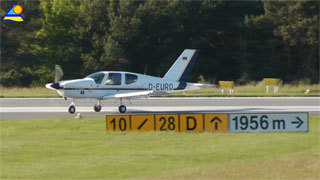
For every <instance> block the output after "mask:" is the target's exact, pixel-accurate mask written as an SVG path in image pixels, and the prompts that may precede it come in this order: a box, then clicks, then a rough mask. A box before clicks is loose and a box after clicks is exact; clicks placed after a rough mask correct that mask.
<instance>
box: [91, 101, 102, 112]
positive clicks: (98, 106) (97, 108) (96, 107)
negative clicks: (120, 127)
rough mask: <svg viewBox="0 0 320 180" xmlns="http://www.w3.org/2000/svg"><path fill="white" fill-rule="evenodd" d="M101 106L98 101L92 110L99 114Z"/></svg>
mask: <svg viewBox="0 0 320 180" xmlns="http://www.w3.org/2000/svg"><path fill="white" fill-rule="evenodd" d="M101 108H102V107H101V105H100V101H98V103H97V104H96V105H94V107H93V109H94V111H95V112H100V111H101Z"/></svg>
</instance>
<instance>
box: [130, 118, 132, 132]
mask: <svg viewBox="0 0 320 180" xmlns="http://www.w3.org/2000/svg"><path fill="white" fill-rule="evenodd" d="M131 116H132V115H129V124H130V131H132V125H131Z"/></svg>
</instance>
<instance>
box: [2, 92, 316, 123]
mask: <svg viewBox="0 0 320 180" xmlns="http://www.w3.org/2000/svg"><path fill="white" fill-rule="evenodd" d="M70 102H71V100H64V99H62V98H1V99H0V113H1V114H0V115H1V119H22V118H23V119H34V118H50V117H66V118H68V117H69V118H70V117H71V118H73V117H74V116H75V114H77V113H81V114H82V116H84V117H104V116H105V115H106V114H119V113H118V106H119V102H116V101H115V100H107V101H102V106H103V107H102V111H101V112H99V113H96V112H94V111H93V105H94V104H96V103H97V101H96V100H90V99H81V100H80V99H79V100H78V99H77V100H76V101H75V104H76V108H77V112H76V113H75V114H69V113H68V112H67V111H68V106H69V104H70ZM131 102H132V104H130V102H129V101H127V100H124V101H123V103H124V104H125V105H126V106H127V113H177V112H183V113H195V112H210V113H224V112H241V113H246V112H309V113H320V97H308V98H302V97H298V98H293V97H288V98H286V97H281V98H278V97H276V98H270V97H263V98H259V97H250V98H241V97H239V98H238V97H236V98H217V97H214V98H148V99H135V100H132V101H131Z"/></svg>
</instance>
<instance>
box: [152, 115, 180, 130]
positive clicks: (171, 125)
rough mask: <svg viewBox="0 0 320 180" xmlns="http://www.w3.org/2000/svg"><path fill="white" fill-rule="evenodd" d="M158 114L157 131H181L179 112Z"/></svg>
mask: <svg viewBox="0 0 320 180" xmlns="http://www.w3.org/2000/svg"><path fill="white" fill-rule="evenodd" d="M155 116H156V123H155V125H156V126H155V130H156V131H176V132H178V131H179V127H180V123H179V115H178V114H159V115H155Z"/></svg>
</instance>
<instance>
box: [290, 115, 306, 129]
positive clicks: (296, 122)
mask: <svg viewBox="0 0 320 180" xmlns="http://www.w3.org/2000/svg"><path fill="white" fill-rule="evenodd" d="M296 119H298V121H293V122H291V123H292V124H298V126H297V127H296V128H299V127H300V126H301V125H302V124H303V121H302V120H301V119H300V118H299V117H296Z"/></svg>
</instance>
